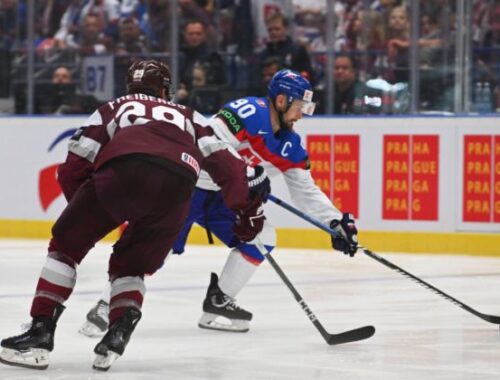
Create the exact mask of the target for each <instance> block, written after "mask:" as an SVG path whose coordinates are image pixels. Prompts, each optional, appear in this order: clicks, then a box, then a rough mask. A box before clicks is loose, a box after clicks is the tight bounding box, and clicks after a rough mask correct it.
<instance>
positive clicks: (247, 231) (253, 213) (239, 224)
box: [233, 196, 266, 241]
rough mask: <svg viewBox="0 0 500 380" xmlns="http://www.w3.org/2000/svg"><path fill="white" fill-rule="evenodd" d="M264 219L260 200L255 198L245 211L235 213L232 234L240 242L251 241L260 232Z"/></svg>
mask: <svg viewBox="0 0 500 380" xmlns="http://www.w3.org/2000/svg"><path fill="white" fill-rule="evenodd" d="M265 219H266V217H265V216H264V208H263V207H262V198H260V197H259V196H256V197H255V198H254V199H253V200H252V201H251V202H250V204H249V205H248V207H247V208H246V209H245V210H239V211H237V212H236V222H235V223H234V227H233V232H234V234H235V235H236V237H237V238H238V239H240V240H241V241H251V240H253V239H255V237H256V236H257V235H258V234H259V232H260V231H262V227H263V226H264V220H265Z"/></svg>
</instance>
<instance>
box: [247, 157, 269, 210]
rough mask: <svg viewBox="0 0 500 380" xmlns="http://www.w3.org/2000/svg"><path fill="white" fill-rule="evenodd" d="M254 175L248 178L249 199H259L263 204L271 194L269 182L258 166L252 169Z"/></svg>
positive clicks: (261, 168)
mask: <svg viewBox="0 0 500 380" xmlns="http://www.w3.org/2000/svg"><path fill="white" fill-rule="evenodd" d="M254 170H255V174H254V175H253V177H249V178H248V188H249V189H250V199H254V198H255V197H260V198H261V199H262V200H263V201H264V202H265V201H266V200H267V196H268V195H269V193H270V192H271V181H269V177H268V176H267V174H266V172H265V171H264V168H263V167H262V166H260V165H256V166H255V167H254Z"/></svg>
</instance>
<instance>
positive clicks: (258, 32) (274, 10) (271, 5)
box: [250, 0, 294, 49]
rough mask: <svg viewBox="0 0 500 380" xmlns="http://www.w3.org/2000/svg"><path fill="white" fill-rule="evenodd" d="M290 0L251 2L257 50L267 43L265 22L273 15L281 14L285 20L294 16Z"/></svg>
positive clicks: (256, 0) (267, 33)
mask: <svg viewBox="0 0 500 380" xmlns="http://www.w3.org/2000/svg"><path fill="white" fill-rule="evenodd" d="M293 10H294V9H293V1H292V0H253V1H251V10H250V13H251V15H252V22H253V26H254V35H255V43H256V46H257V48H258V49H261V48H262V47H264V46H265V44H266V42H268V41H269V31H268V28H267V20H268V18H269V17H271V16H272V15H274V14H281V15H283V16H284V17H285V18H286V19H287V20H291V19H292V18H293V16H294V12H293Z"/></svg>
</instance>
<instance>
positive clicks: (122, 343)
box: [92, 307, 142, 371]
mask: <svg viewBox="0 0 500 380" xmlns="http://www.w3.org/2000/svg"><path fill="white" fill-rule="evenodd" d="M141 316H142V314H141V312H140V311H139V310H137V309H136V308H133V307H129V308H127V309H126V310H125V313H124V314H123V315H122V316H121V317H120V318H118V319H117V320H116V321H115V322H114V323H113V324H112V325H111V326H110V327H109V329H108V332H107V333H106V335H104V337H103V338H102V339H101V341H100V342H99V343H98V344H97V346H95V348H94V352H95V353H96V354H97V356H96V358H95V360H94V365H93V366H92V367H93V368H94V369H96V370H98V371H107V370H108V369H109V367H111V365H112V364H113V363H114V362H115V361H116V359H118V358H119V357H120V356H121V355H123V351H125V347H126V346H127V344H128V341H129V339H130V336H131V335H132V332H133V331H134V329H135V326H136V325H137V323H138V322H139V320H140V319H141Z"/></svg>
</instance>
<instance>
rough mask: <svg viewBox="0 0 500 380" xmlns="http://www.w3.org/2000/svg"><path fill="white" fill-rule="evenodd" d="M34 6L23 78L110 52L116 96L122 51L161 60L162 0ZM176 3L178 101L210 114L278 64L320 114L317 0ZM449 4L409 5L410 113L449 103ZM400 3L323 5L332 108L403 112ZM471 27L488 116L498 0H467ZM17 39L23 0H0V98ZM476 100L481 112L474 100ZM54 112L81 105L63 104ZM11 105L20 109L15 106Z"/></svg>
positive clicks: (321, 49) (16, 62)
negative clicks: (413, 74) (312, 96)
mask: <svg viewBox="0 0 500 380" xmlns="http://www.w3.org/2000/svg"><path fill="white" fill-rule="evenodd" d="M34 3H35V7H36V9H35V25H34V34H35V46H36V60H37V72H36V75H35V77H36V80H38V81H39V82H43V81H46V82H48V83H50V82H51V81H52V78H53V74H54V72H55V70H56V69H58V68H60V67H64V68H66V69H67V70H68V71H69V74H70V78H73V79H72V81H75V82H76V83H77V84H78V78H79V74H80V73H79V62H80V61H81V59H82V57H86V56H90V55H102V54H113V55H115V57H116V59H115V64H116V66H117V69H116V78H118V80H117V85H116V91H115V92H117V93H116V94H115V95H120V92H121V91H123V88H122V87H120V86H121V85H122V83H118V82H123V81H120V80H119V78H120V75H122V76H123V68H126V67H127V66H128V65H129V64H130V62H131V61H132V60H133V59H134V57H137V56H141V57H144V56H147V55H149V54H153V55H154V54H156V57H158V56H159V57H162V56H163V57H164V59H165V60H166V61H167V62H168V59H169V58H168V57H169V56H170V52H171V46H170V45H171V43H172V39H171V36H170V33H171V29H170V23H169V20H170V17H171V4H170V1H169V0H37V1H35V2H34ZM177 3H178V7H177V15H176V16H177V19H178V20H179V26H180V33H179V36H180V41H179V65H178V67H179V72H178V78H179V83H178V84H177V93H176V99H177V100H178V101H179V102H181V103H185V104H189V105H192V106H194V107H197V108H200V109H201V111H202V112H206V113H210V112H214V111H215V110H216V109H217V108H218V107H219V106H220V104H221V103H222V102H223V101H224V100H226V98H229V97H234V96H237V95H250V94H254V95H263V94H264V93H265V86H266V83H267V81H268V80H269V79H270V77H271V76H272V74H273V73H274V72H276V71H277V70H279V69H280V68H283V67H289V68H292V69H294V70H297V71H299V72H300V73H301V74H302V75H304V76H305V77H306V78H308V79H309V80H310V81H311V83H312V84H313V86H314V88H315V89H316V93H317V99H316V100H317V101H318V109H319V111H320V112H325V111H326V110H327V109H328V107H327V104H326V99H327V98H326V96H325V89H326V86H327V78H328V76H327V72H326V70H327V65H326V62H327V37H326V31H327V18H326V16H325V14H326V11H327V5H326V3H327V2H326V0H323V1H318V0H254V1H250V0H178V2H177ZM456 4H457V2H456V1H453V0H421V1H420V10H419V18H420V23H419V37H418V40H417V41H418V52H419V54H418V69H419V85H420V86H419V87H420V91H419V105H418V108H419V111H427V110H428V111H451V110H452V106H453V104H452V103H453V101H452V99H453V86H454V81H455V75H454V70H455V68H454V67H455V66H454V64H455V55H454V54H455V46H454V45H455V41H456V36H455V33H456ZM409 6H410V3H409V1H404V0H337V1H335V2H334V14H335V25H334V28H335V30H334V38H333V45H334V50H335V61H334V67H333V68H332V70H333V78H334V83H335V91H334V97H333V99H334V102H335V104H334V105H333V106H332V109H333V111H334V113H336V114H351V113H395V112H397V111H398V109H397V107H394V103H395V102H399V103H398V104H399V107H400V109H399V111H400V112H405V111H406V110H407V109H406V108H405V104H407V99H406V100H405V97H406V98H407V97H408V96H409V95H408V94H409V91H408V83H409V76H410V31H411V28H412V25H411V17H410V14H409ZM471 24H472V25H471V29H470V30H471V34H470V38H471V39H472V46H473V49H474V50H473V55H472V58H473V65H474V70H472V72H473V77H472V78H471V79H472V81H471V82H472V83H474V84H478V85H479V84H480V85H481V91H482V93H481V94H482V95H481V96H483V95H484V94H485V91H486V90H487V91H489V97H488V98H487V99H486V103H487V104H486V108H484V111H487V112H494V111H499V112H500V91H499V89H498V88H499V86H498V82H499V80H500V60H499V58H500V0H474V1H473V12H472V22H471ZM26 37H27V1H26V0H0V62H1V63H0V97H9V96H10V97H12V96H14V95H15V93H16V88H17V87H21V88H22V86H23V85H25V83H26V81H25V76H26V72H25V70H24V71H23V67H25V62H26V41H27V40H26ZM23 64H24V66H23ZM394 84H398V85H399V87H395V86H394ZM16 85H17V87H16ZM77 88H78V86H75V91H77ZM387 89H390V91H388V90H387ZM471 91H472V92H473V94H472V100H473V101H474V100H477V99H475V97H477V96H479V95H478V91H476V88H475V87H474V86H473V87H471ZM387 94H393V99H387V97H388V95H387ZM394 94H395V95H394ZM21 98H22V97H21ZM63 98H67V97H66V96H63ZM80 100H81V99H79V100H78V101H77V104H81V101H80ZM482 100H483V104H482V106H483V107H484V106H485V104H484V100H485V99H484V97H483V98H482ZM405 101H406V103H405ZM488 101H489V104H488ZM388 102H392V103H391V107H387V104H386V103H388ZM90 103H92V102H89V104H90ZM92 106H93V104H92ZM89 107H90V105H89ZM42 108H43V107H42ZM52 108H55V109H50V111H49V110H47V109H45V110H40V109H38V110H37V112H40V113H51V112H56V110H57V109H59V110H60V107H57V105H54V106H53V107H52ZM65 109H66V110H68V109H71V110H72V111H71V112H77V111H78V112H86V109H82V108H81V107H80V109H78V107H77V108H75V107H71V105H69V106H68V107H66V108H65ZM16 111H18V112H21V113H22V112H23V109H22V107H16Z"/></svg>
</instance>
